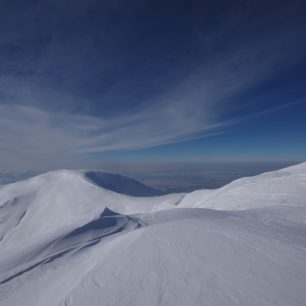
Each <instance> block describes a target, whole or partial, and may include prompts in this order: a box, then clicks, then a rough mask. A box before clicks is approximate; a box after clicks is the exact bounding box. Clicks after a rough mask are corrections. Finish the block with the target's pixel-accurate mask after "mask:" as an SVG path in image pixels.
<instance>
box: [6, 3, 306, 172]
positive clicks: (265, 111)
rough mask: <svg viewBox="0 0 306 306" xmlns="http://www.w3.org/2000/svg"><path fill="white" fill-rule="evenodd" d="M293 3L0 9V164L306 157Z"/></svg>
mask: <svg viewBox="0 0 306 306" xmlns="http://www.w3.org/2000/svg"><path fill="white" fill-rule="evenodd" d="M305 16H306V4H305V1H297V0H293V1H269V0H268V1H146V0H143V1H140V0H139V1H133V0H132V1H120V0H116V1H114V0H113V1H78V0H74V1H72V0H70V1H67V0H66V1H65V0H61V1H59V0H52V1H51V0H50V1H48V0H42V1H16V0H10V1H9V0H3V1H1V3H0V37H1V40H0V168H26V169H36V168H50V169H51V168H62V167H76V168H84V167H100V166H103V164H105V163H107V162H109V161H112V162H116V161H118V162H119V161H120V162H124V161H126V162H129V161H131V160H132V161H134V162H135V161H137V160H141V161H148V162H152V161H154V162H155V161H156V162H158V161H171V160H178V161H179V160H181V161H211V160H212V161H241V160H242V161H273V160H277V161H281V160H283V161H300V160H306V141H305V139H306V120H305V118H306V86H305V84H306V56H305V55H306V40H305V37H306V18H305Z"/></svg>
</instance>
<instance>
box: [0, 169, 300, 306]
mask: <svg viewBox="0 0 306 306" xmlns="http://www.w3.org/2000/svg"><path fill="white" fill-rule="evenodd" d="M305 258H306V163H303V164H300V165H296V166H292V167H289V168H286V169H283V170H279V171H273V172H270V173H265V174H262V175H259V176H255V177H248V178H243V179H239V180H236V181H234V182H232V183H230V184H228V185H226V186H224V187H222V188H220V189H214V190H200V191H195V192H192V193H189V194H171V195H160V193H159V192H158V191H157V190H154V189H152V188H150V187H147V186H145V185H143V184H141V183H139V182H137V181H134V180H131V179H129V178H126V177H123V176H119V175H115V174H111V173H106V172H92V171H84V170H82V171H67V170H61V171H55V172H49V173H46V174H43V175H39V176H36V177H34V178H31V179H27V180H24V181H20V182H16V183H13V184H8V185H4V186H1V187H0V305H1V306H2V305H3V306H4V305H5V306H8V305H16V306H17V305H18V306H19V305H24V306H41V305H43V306H45V305H46V306H51V305H52V306H53V305H76V306H79V305H94V306H95V305H135V306H137V305H218V306H219V305H286V306H287V305H305V300H306V290H305V289H306V287H305V284H306V261H305Z"/></svg>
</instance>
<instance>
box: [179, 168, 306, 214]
mask: <svg viewBox="0 0 306 306" xmlns="http://www.w3.org/2000/svg"><path fill="white" fill-rule="evenodd" d="M279 205H290V206H305V205H306V163H302V164H298V165H295V166H291V167H288V168H285V169H282V170H277V171H272V172H267V173H264V174H261V175H257V176H254V177H245V178H241V179H238V180H235V181H233V182H232V183H230V184H228V185H226V186H224V187H222V188H219V189H212V190H197V191H194V192H191V193H190V194H187V195H186V196H185V198H184V199H183V200H182V201H181V203H180V207H202V208H211V209H221V210H241V209H250V208H262V207H271V206H279Z"/></svg>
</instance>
